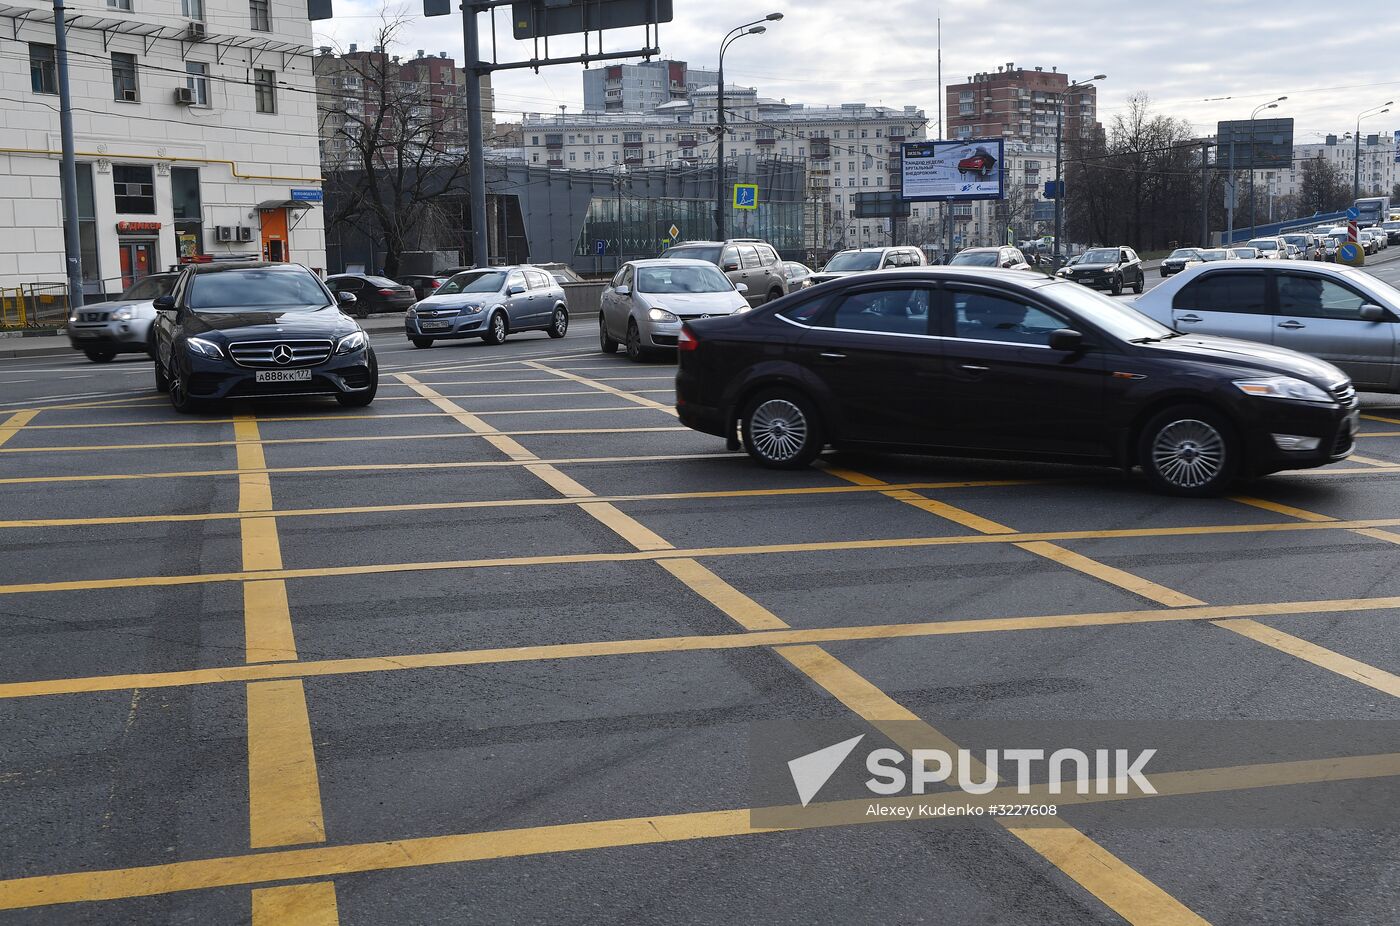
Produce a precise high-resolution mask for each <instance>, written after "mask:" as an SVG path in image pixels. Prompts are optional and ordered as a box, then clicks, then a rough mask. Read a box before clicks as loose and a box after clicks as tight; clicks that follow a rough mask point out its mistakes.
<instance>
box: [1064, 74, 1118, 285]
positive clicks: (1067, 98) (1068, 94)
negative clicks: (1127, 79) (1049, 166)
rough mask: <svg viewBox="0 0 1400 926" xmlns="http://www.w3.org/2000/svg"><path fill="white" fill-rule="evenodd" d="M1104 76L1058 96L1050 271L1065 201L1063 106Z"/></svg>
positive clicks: (1078, 81)
mask: <svg viewBox="0 0 1400 926" xmlns="http://www.w3.org/2000/svg"><path fill="white" fill-rule="evenodd" d="M1107 79H1108V75H1106V74H1095V75H1094V76H1093V77H1091V78H1089V79H1088V80H1076V81H1075V82H1074V83H1072V84H1070V85H1069V86H1068V87H1066V88H1065V92H1064V93H1062V94H1060V105H1059V106H1057V107H1055V248H1054V250H1053V251H1052V252H1051V261H1050V265H1051V268H1052V269H1057V268H1058V267H1059V265H1060V235H1061V232H1062V230H1063V227H1064V220H1063V218H1062V216H1063V213H1064V199H1065V175H1064V157H1063V149H1064V134H1065V104H1066V103H1067V102H1069V96H1070V93H1072V92H1073V91H1074V90H1076V89H1077V88H1079V87H1087V86H1089V85H1090V84H1092V83H1093V82H1094V81H1096V80H1107Z"/></svg>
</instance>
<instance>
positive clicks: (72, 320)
mask: <svg viewBox="0 0 1400 926" xmlns="http://www.w3.org/2000/svg"><path fill="white" fill-rule="evenodd" d="M77 323H78V316H76V315H70V316H68V324H70V325H76V324H77Z"/></svg>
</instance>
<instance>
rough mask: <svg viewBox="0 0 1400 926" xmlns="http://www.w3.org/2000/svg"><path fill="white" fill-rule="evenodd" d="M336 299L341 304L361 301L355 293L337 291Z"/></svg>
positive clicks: (352, 303)
mask: <svg viewBox="0 0 1400 926" xmlns="http://www.w3.org/2000/svg"><path fill="white" fill-rule="evenodd" d="M335 301H336V302H338V303H340V304H341V305H354V304H355V303H356V302H359V300H358V299H356V298H355V294H354V293H336V294H335Z"/></svg>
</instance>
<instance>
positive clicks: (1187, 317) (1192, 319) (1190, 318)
mask: <svg viewBox="0 0 1400 926" xmlns="http://www.w3.org/2000/svg"><path fill="white" fill-rule="evenodd" d="M1200 320H1201V316H1199V315H1183V316H1181V317H1180V318H1178V319H1177V321H1179V322H1198V321H1200Z"/></svg>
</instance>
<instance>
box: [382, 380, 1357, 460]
mask: <svg viewBox="0 0 1400 926" xmlns="http://www.w3.org/2000/svg"><path fill="white" fill-rule="evenodd" d="M635 392H636V394H637V395H660V394H662V393H670V394H673V395H674V394H675V390H674V389H637V390H635ZM581 395H592V393H590V392H478V393H468V394H465V395H452V394H449V393H445V392H444V393H443V394H442V397H443V398H444V399H525V398H529V399H534V398H539V397H542V396H581ZM419 400H420V397H419V396H413V395H394V396H386V395H382V396H378V397H376V398H375V400H374V401H375V402H417V401H419ZM1349 459H1352V460H1354V459H1356V457H1355V456H1352V457H1350V458H1349Z"/></svg>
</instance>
